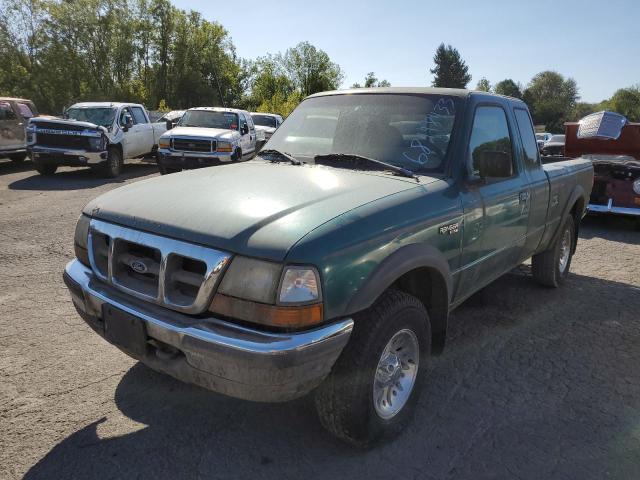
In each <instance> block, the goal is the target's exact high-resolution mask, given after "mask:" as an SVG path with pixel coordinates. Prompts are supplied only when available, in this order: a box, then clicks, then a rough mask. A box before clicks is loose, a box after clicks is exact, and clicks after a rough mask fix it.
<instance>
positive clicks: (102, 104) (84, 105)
mask: <svg viewBox="0 0 640 480" xmlns="http://www.w3.org/2000/svg"><path fill="white" fill-rule="evenodd" d="M121 106H133V107H142V108H144V107H143V106H142V105H140V104H139V103H127V102H80V103H74V104H73V105H71V107H75V108H89V107H98V108H100V107H102V108H109V107H116V108H117V107H121Z"/></svg>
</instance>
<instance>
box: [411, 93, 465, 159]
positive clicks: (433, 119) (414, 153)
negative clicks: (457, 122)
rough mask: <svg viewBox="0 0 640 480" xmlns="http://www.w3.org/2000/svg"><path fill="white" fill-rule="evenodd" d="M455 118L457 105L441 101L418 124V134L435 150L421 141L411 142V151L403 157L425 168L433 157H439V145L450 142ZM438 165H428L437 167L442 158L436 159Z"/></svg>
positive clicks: (445, 99) (448, 100) (449, 101)
mask: <svg viewBox="0 0 640 480" xmlns="http://www.w3.org/2000/svg"><path fill="white" fill-rule="evenodd" d="M454 118H455V104H454V103H453V100H452V99H450V98H441V99H439V100H438V101H437V102H436V104H435V105H434V107H433V111H431V112H429V113H427V114H426V115H425V117H424V119H423V120H422V121H421V122H420V123H419V124H418V128H417V133H418V134H422V135H424V136H425V137H426V142H427V143H430V144H432V145H434V147H435V148H429V147H427V146H426V145H424V144H423V143H422V141H420V140H419V139H413V140H411V144H410V145H409V148H410V149H411V150H410V151H407V152H403V153H402V156H403V157H404V158H406V159H407V160H409V161H410V162H412V163H416V164H418V165H420V166H424V165H426V164H427V163H429V162H430V161H431V160H432V155H434V154H435V157H439V156H440V155H439V152H438V151H437V150H436V149H437V147H438V145H439V144H443V146H444V147H445V148H446V145H447V144H448V142H449V135H450V134H451V129H452V127H453V124H452V122H453V119H454ZM433 161H434V163H435V164H436V165H428V166H429V167H431V166H433V167H437V164H439V163H440V162H441V161H442V158H434V159H433Z"/></svg>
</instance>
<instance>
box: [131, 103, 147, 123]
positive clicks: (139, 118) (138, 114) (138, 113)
mask: <svg viewBox="0 0 640 480" xmlns="http://www.w3.org/2000/svg"><path fill="white" fill-rule="evenodd" d="M131 110H132V111H133V118H135V120H136V123H147V117H146V116H145V114H144V112H143V111H142V108H140V107H131Z"/></svg>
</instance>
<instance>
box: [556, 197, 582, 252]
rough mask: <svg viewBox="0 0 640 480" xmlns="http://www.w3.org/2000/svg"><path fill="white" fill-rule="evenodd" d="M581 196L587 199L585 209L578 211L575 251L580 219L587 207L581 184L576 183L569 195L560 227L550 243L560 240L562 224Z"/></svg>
mask: <svg viewBox="0 0 640 480" xmlns="http://www.w3.org/2000/svg"><path fill="white" fill-rule="evenodd" d="M581 198H582V199H585V201H584V202H583V211H582V212H576V218H575V220H576V225H575V227H576V228H575V238H574V240H573V249H572V250H573V253H575V251H576V245H577V244H578V230H579V225H578V222H579V220H580V219H582V217H583V215H584V207H586V205H587V201H586V195H585V192H584V189H583V188H582V186H581V185H576V186H575V187H573V191H572V192H571V195H569V201H568V202H567V204H566V205H565V206H564V208H563V209H562V217H561V220H560V223H559V224H558V228H557V229H556V231H555V233H554V234H553V236H552V237H551V242H550V243H549V245H555V244H556V242H557V241H558V237H559V236H560V233H561V232H560V231H561V230H562V226H563V225H564V222H565V221H566V220H567V217H568V216H569V215H570V214H571V208H573V206H574V205H575V203H576V202H577V201H578V200H579V199H581Z"/></svg>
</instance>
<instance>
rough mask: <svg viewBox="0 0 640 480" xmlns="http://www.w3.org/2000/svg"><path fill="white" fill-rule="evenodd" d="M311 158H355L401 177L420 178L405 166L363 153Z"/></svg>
mask: <svg viewBox="0 0 640 480" xmlns="http://www.w3.org/2000/svg"><path fill="white" fill-rule="evenodd" d="M313 160H314V161H315V162H316V163H318V162H323V161H329V162H331V160H355V161H356V162H366V163H372V164H374V165H377V166H378V167H379V169H380V170H391V171H392V172H393V173H397V174H398V175H401V176H403V177H407V178H413V179H414V180H415V181H416V182H419V181H420V178H419V177H418V176H417V175H416V174H415V173H413V172H412V171H411V170H409V169H407V168H402V167H399V166H397V165H393V164H391V163H387V162H383V161H382V160H376V159H375V158H370V157H365V156H364V155H356V154H355V153H328V154H326V155H316V156H315V157H313ZM329 166H331V167H336V166H338V165H336V164H333V163H330V165H329Z"/></svg>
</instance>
